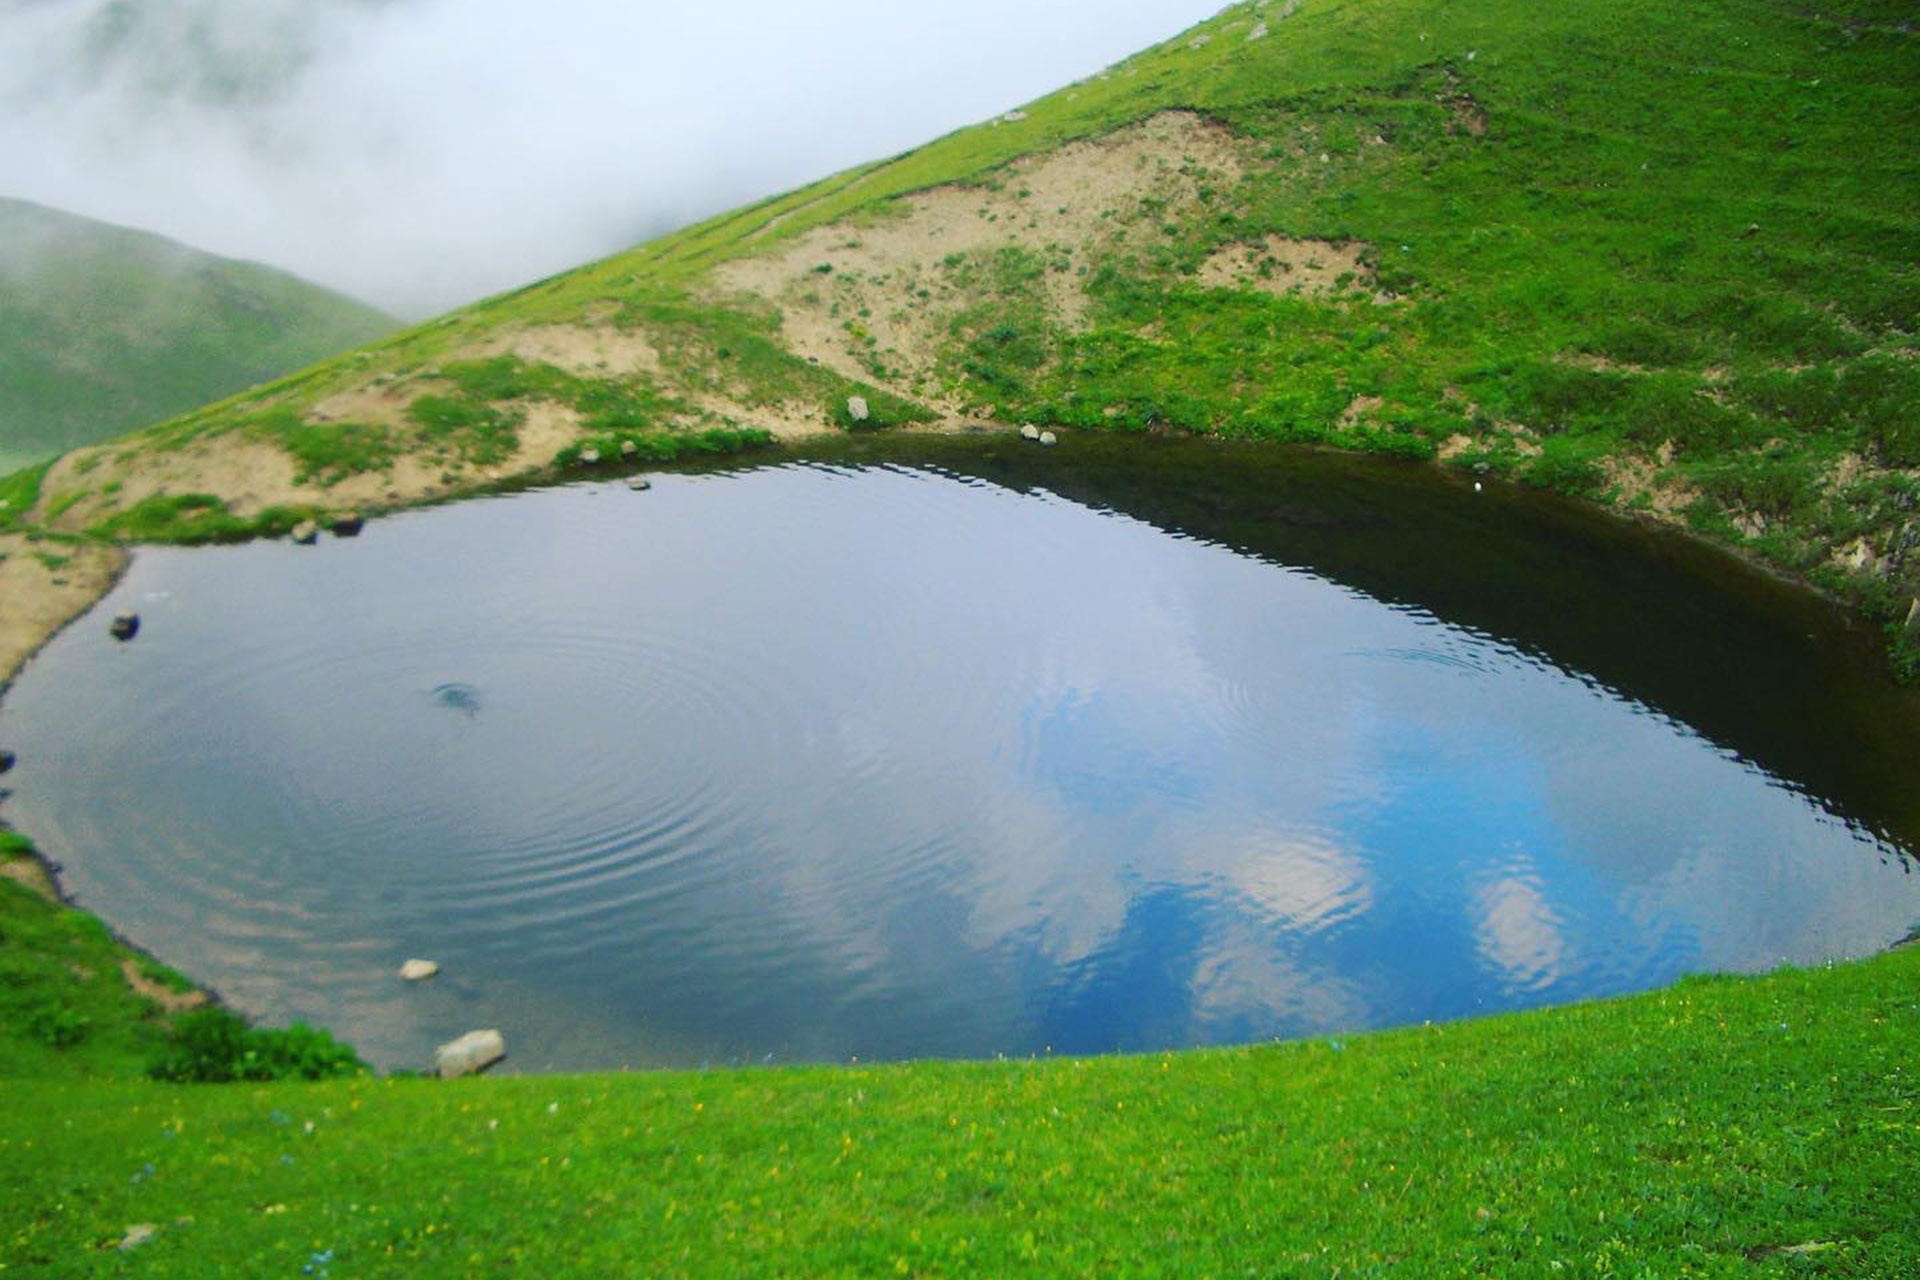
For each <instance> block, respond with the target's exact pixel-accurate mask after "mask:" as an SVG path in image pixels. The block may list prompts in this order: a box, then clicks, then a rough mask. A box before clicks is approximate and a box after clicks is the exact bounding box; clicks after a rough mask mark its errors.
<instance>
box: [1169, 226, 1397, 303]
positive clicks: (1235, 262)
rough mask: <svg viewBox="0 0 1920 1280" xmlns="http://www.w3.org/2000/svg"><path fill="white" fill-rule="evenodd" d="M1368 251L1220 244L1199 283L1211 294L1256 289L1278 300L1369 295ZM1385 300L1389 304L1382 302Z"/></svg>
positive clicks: (1309, 243) (1360, 247) (1310, 244)
mask: <svg viewBox="0 0 1920 1280" xmlns="http://www.w3.org/2000/svg"><path fill="white" fill-rule="evenodd" d="M1368 248H1369V246H1367V245H1365V244H1362V243H1361V242H1359V241H1357V240H1354V241H1349V242H1348V243H1346V244H1335V243H1334V242H1332V241H1330V240H1290V239H1288V238H1287V237H1285V236H1268V237H1266V238H1265V239H1263V240H1256V241H1251V242H1248V241H1240V242H1238V243H1235V244H1229V245H1222V246H1221V247H1220V248H1219V249H1216V250H1215V251H1214V252H1213V254H1212V255H1211V256H1209V257H1208V258H1207V260H1206V261H1205V262H1203V263H1201V264H1200V283H1202V284H1204V285H1207V286H1208V287H1210V288H1215V289H1258V290H1260V291H1261V292H1263V293H1271V294H1275V295H1277V296H1282V297H1284V296H1286V295H1289V294H1292V295H1296V296H1301V297H1308V298H1324V297H1329V296H1331V295H1334V294H1337V293H1343V292H1346V291H1347V290H1351V289H1364V290H1366V291H1367V292H1370V293H1371V292H1373V287H1374V278H1373V269H1372V268H1371V267H1369V266H1368V265H1367V263H1366V261H1365V259H1364V255H1365V254H1366V252H1367V250H1368ZM1382 300H1383V301H1391V299H1387V298H1384V297H1383V298H1382Z"/></svg>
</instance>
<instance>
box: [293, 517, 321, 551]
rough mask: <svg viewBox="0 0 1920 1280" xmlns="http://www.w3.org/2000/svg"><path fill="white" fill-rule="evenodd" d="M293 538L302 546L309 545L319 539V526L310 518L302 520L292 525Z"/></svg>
mask: <svg viewBox="0 0 1920 1280" xmlns="http://www.w3.org/2000/svg"><path fill="white" fill-rule="evenodd" d="M292 537H293V540H294V541H295V542H297V543H299V544H300V545H301V546H303V547H310V546H312V545H313V544H314V543H316V542H318V541H320V526H319V525H317V524H315V523H314V522H313V521H311V520H302V521H301V522H300V523H299V524H297V525H295V526H293V534H292Z"/></svg>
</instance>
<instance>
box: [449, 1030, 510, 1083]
mask: <svg viewBox="0 0 1920 1280" xmlns="http://www.w3.org/2000/svg"><path fill="white" fill-rule="evenodd" d="M506 1056H507V1038H506V1037H505V1036H503V1035H501V1034H500V1033H499V1032H498V1031H469V1032H467V1034H465V1035H463V1036H461V1037H460V1038H459V1039H458V1040H449V1041H448V1042H447V1043H446V1044H443V1045H441V1046H440V1047H439V1048H438V1049H435V1050H434V1051H433V1069H434V1070H435V1071H436V1072H438V1073H439V1075H440V1078H441V1079H442V1080H451V1079H453V1078H454V1077H456V1076H470V1075H473V1074H475V1073H476V1072H481V1071H485V1070H486V1069H487V1068H488V1067H490V1066H492V1065H493V1064H494V1063H496V1062H498V1061H500V1059H502V1058H504V1057H506Z"/></svg>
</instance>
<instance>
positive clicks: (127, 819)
mask: <svg viewBox="0 0 1920 1280" xmlns="http://www.w3.org/2000/svg"><path fill="white" fill-rule="evenodd" d="M906 447H909V446H900V445H885V444H868V445H861V446H853V449H854V450H855V452H849V453H845V454H843V455H841V456H839V457H838V458H836V459H835V460H833V461H832V462H830V463H814V464H808V465H786V466H780V467H771V468H763V469H759V470H748V471H739V472H733V473H714V474H707V475H671V474H669V475H662V476H658V477H656V480H655V485H654V488H653V489H652V491H650V492H647V493H641V494H636V493H631V492H628V491H627V490H626V488H625V487H624V486H622V485H620V484H617V483H614V484H588V485H580V486H575V487H569V488H564V489H554V490H546V491H536V492H529V493H524V494H519V495H515V496H511V497H503V498H496V499H490V500H485V501H480V502H473V503H468V504H463V505H459V506H453V507H448V508H443V509H439V510H433V511H423V512H415V513H411V514H407V515H403V516H399V517H394V518H391V519H386V520H382V521H379V522H376V523H375V524H373V525H371V526H369V528H368V529H367V531H366V533H365V534H364V535H363V536H362V537H361V538H359V539H357V540H353V541H332V540H329V541H326V542H323V543H322V544H321V545H320V546H318V547H311V548H307V547H293V546H289V545H286V544H257V545H250V546H244V547H236V548H225V549H219V550H203V551H173V550H153V551H145V552H142V553H141V554H140V556H139V558H138V560H137V562H136V563H135V565H134V568H133V570H132V572H131V573H130V575H129V577H128V579H127V580H126V582H125V583H123V584H122V585H121V587H120V588H119V589H118V590H117V591H116V592H115V594H114V595H113V596H112V597H111V598H110V599H109V600H108V601H106V602H105V603H104V604H103V605H102V606H101V608H100V610H99V611H98V612H96V613H95V614H94V615H92V616H90V617H89V618H87V619H86V620H84V621H83V622H82V623H81V624H80V625H78V626H76V627H75V628H73V629H72V630H70V631H69V632H68V633H66V634H65V635H63V636H62V637H61V638H60V639H59V640H58V641H56V642H55V643H54V644H53V645H52V646H50V647H49V648H48V650H47V651H46V652H45V653H44V654H43V655H42V656H41V657H40V658H39V659H37V660H36V661H35V662H34V663H33V664H32V666H31V667H30V668H29V669H28V671H27V672H26V673H25V674H24V675H23V676H22V678H21V679H20V681H19V682H18V684H17V685H16V687H15V688H14V689H13V691H12V692H10V693H9V695H8V697H7V699H6V702H5V704H4V707H0V741H3V742H4V744H5V745H7V746H9V747H11V748H13V749H15V750H17V751H18V752H19V753H20V757H21V763H20V765H19V767H18V768H17V769H16V770H15V772H14V773H13V774H12V775H10V776H9V777H8V779H7V782H8V784H9V785H10V786H11V787H12V788H13V791H12V794H11V795H10V796H9V797H8V798H7V799H6V801H5V804H4V809H0V813H4V816H5V817H6V818H7V819H8V820H9V821H10V822H12V823H14V824H15V825H17V826H19V827H21V828H22V829H24V830H25V831H27V832H28V833H29V834H31V835H33V836H34V837H36V838H37V839H38V841H39V842H40V843H41V845H42V847H43V848H44V849H45V850H46V851H47V852H48V854H49V855H50V856H52V857H54V858H56V859H57V860H59V861H60V862H62V863H63V864H64V872H63V879H64V883H65V885H66V887H67V888H68V889H69V891H70V892H72V893H74V894H75V895H76V896H77V898H78V899H79V900H80V902H81V903H82V904H83V905H85V906H87V907H89V908H91V909H93V910H95V911H98V912H99V913H101V914H102V915H103V916H105V917H106V918H107V919H108V920H109V921H110V922H112V923H113V924H114V925H115V926H116V927H118V928H120V929H121V930H122V931H123V932H125V933H126V934H127V935H128V936H129V937H131V938H132V939H134V940H135V941H137V942H139V943H141V944H143V945H145V946H147V947H148V948H150V949H152V950H153V951H155V952H156V953H158V954H159V955H161V956H162V957H163V958H165V959H167V960H169V961H171V962H173V963H175V964H177V965H178V966H180V967H182V968H184V969H186V970H188V971H189V972H191V973H193V974H195V975H196V976H198V977H201V978H203V979H205V980H207V981H209V982H210V983H212V984H213V985H214V986H215V987H217V988H218V989H219V990H220V991H222V992H223V993H224V994H225V995H226V996H227V997H228V998H229V999H230V1000H231V1001H232V1002H233V1003H235V1004H236V1005H238V1006H239V1007H241V1008H242V1009H244V1010H246V1011H247V1012H249V1013H251V1014H254V1015H257V1016H259V1017H261V1018H264V1019H267V1020H270V1021H276V1022H279V1021H286V1020H290V1019H294V1018H304V1019H308V1020H311V1021H317V1022H320V1023H323V1024H325V1025H328V1026H330V1027H333V1028H334V1029H335V1030H337V1031H338V1032H339V1033H341V1034H342V1035H343V1036H344V1037H346V1038H347V1039H349V1040H351V1041H353V1042H354V1043H356V1044H357V1045H359V1046H361V1047H362V1049H363V1051H365V1052H367V1053H368V1054H369V1055H370V1056H372V1057H373V1058H375V1059H377V1060H378V1061H380V1062H381V1063H383V1064H385V1065H394V1066H402V1065H421V1064H423V1063H424V1062H425V1061H426V1060H427V1059H428V1058H429V1056H430V1054H431V1050H432V1047H433V1045H434V1044H436V1043H438V1042H440V1041H442V1040H445V1039H448V1038H450V1037H451V1036H453V1035H455V1034H458V1033H459V1032H461V1031H464V1030H467V1029H469V1028H471V1027H478V1026H497V1027H500V1028H501V1029H503V1030H504V1031H505V1032H506V1034H507V1038H508V1042H509V1045H510V1047H511V1049H512V1052H513V1057H512V1060H511V1064H510V1065H511V1066H512V1067H513V1068H516V1069H520V1070H541V1069H555V1068H586V1067H608V1066H622V1065H632V1066H656V1065H669V1064H700V1063H715V1064H719V1063H737V1062H749V1063H751V1062H761V1061H766V1060H768V1059H772V1060H775V1061H790V1060H828V1061H832V1060H845V1059H848V1058H851V1057H855V1056H858V1057H860V1058H862V1059H883V1058H900V1057H921V1056H991V1055H994V1054H1008V1055H1024V1054H1035V1053H1045V1052H1053V1053H1069V1052H1070V1053H1081V1052H1101V1051H1109V1050H1119V1049H1146V1048H1158V1047H1163V1046H1176V1045H1195V1044H1212V1043H1227V1042H1242V1041H1250V1040H1256V1039H1262V1038H1267V1037H1274V1036H1293V1035H1301V1034H1313V1033H1332V1032H1341V1031H1348V1030H1355V1029H1359V1028H1364V1027H1373V1026H1382V1025H1392V1024H1398V1023H1407V1022H1418V1021H1421V1020H1424V1019H1443V1018H1454V1017H1460V1016H1464V1015H1470V1014H1475V1013H1481V1012H1487V1011H1492V1010H1498V1009H1509V1008H1518V1007H1525V1006H1532V1005H1539V1004H1547V1003H1555V1002H1562V1001H1567V1000H1573V999H1578V998H1581V997H1585V996H1590V995H1598V994H1606V993H1614V992H1622V991H1630V990H1635V989H1639V988H1644V987H1648V986H1652V985H1656V984H1660V983H1663V982H1666V981H1669V980H1671V979H1672V978H1674V977H1676V976H1678V975H1680V974H1683V973H1687V972H1693V971H1699V970H1710V969H1711V970H1718V969H1736V970H1753V969H1760V968H1766V967H1770V966H1772V965H1774V964H1777V963H1780V962H1782V961H1796V962H1810V961H1815V960H1819V959H1823V958H1834V957H1844V956H1855V955H1861V954H1864V953H1866V952H1869V951H1872V950H1875V949H1877V948H1879V947H1881V946H1884V945H1886V944H1887V943H1888V942H1890V941H1892V940H1893V939H1894V938H1897V937H1898V936H1900V935H1901V934H1903V933H1904V932H1905V931H1906V930H1907V929H1908V928H1909V927H1911V926H1912V925H1913V924H1915V923H1916V922H1917V921H1920V877H1916V876H1915V875H1914V874H1913V871H1914V867H1913V863H1912V861H1911V859H1910V857H1909V855H1908V854H1907V853H1906V852H1905V850H1906V849H1909V848H1912V847H1914V844H1915V833H1916V830H1917V829H1920V823H1917V821H1916V812H1915V808H1914V806H1915V804H1916V798H1915V796H1914V795H1913V794H1912V792H1913V788H1912V787H1911V786H1910V776H1911V767H1910V766H1911V761H1912V760H1913V759H1914V758H1915V755H1914V748H1915V747H1916V746H1920V707H1916V705H1915V702H1914V699H1913V698H1912V697H1911V696H1910V695H1907V694H1903V693H1901V692H1899V691H1897V690H1895V689H1893V688H1892V687H1891V686H1890V685H1888V684H1886V683H1885V682H1884V681H1883V680H1882V679H1881V678H1880V677H1879V675H1878V674H1877V671H1876V669H1875V668H1874V666H1873V659H1872V652H1871V640H1870V637H1867V636H1865V635H1863V634H1860V633H1858V632H1856V631H1854V630H1852V629H1849V627H1848V626H1847V624H1846V622H1845V620H1844V619H1843V618H1841V617H1839V616H1838V615H1837V614H1835V613H1834V612H1833V611H1831V610H1830V609H1828V608H1827V607H1826V606H1825V605H1823V604H1821V603H1820V602H1818V601H1814V600H1811V599H1809V598H1807V597H1804V596H1802V595H1799V594H1797V593H1794V592H1791V591H1788V590H1786V589H1785V588H1783V587H1781V586H1780V585H1779V584H1775V583H1772V582H1769V581H1767V580H1764V579H1761V578H1758V577H1756V576H1753V575H1751V574H1748V573H1746V572H1744V571H1741V570H1738V569H1736V568H1735V567H1733V566H1731V565H1730V564H1729V563H1728V562H1726V561H1725V560H1724V559H1723V558H1722V557H1720V556H1718V555H1716V554H1714V553H1712V552H1709V551H1704V550H1702V549H1700V548H1697V547H1694V546H1692V545H1691V544H1687V543H1684V542H1682V541H1680V540H1677V539H1673V538H1669V537H1662V536H1649V535H1645V534H1642V533H1639V532H1636V531H1632V530H1628V529H1625V528H1623V527H1621V526H1619V525H1617V524H1613V523H1608V522H1602V521H1597V520H1594V519H1591V518H1589V517H1588V516H1585V515H1583V514H1580V513H1577V512H1567V511H1563V510H1560V509H1559V508H1558V507H1556V506H1553V505H1551V504H1543V503H1540V502H1538V501H1536V500H1534V499H1532V498H1529V497H1527V496H1525V495H1518V494H1511V493H1505V492H1489V493H1486V494H1482V495H1475V494H1473V493H1471V492H1470V491H1469V490H1468V489H1467V488H1466V487H1465V486H1463V485H1460V484H1459V483H1457V482H1449V481H1446V480H1443V479H1441V478H1438V477H1435V476H1434V475H1433V474H1432V473H1431V472H1429V471H1427V470H1425V469H1414V468H1401V467H1395V466H1382V465H1380V464H1377V463H1369V462H1365V461H1361V460H1355V459H1349V458H1339V457H1322V456H1317V455H1296V454H1286V453H1281V452H1279V451H1274V450H1260V451H1250V452H1249V451H1240V450H1236V449H1232V448H1228V447H1223V446H1217V445H1208V444H1199V443H1142V442H1131V441H1080V440H1075V441H1070V442H1069V443H1068V445H1067V446H1063V447H1062V448H1061V449H1058V450H1054V451H1051V452H1049V453H1042V452H1041V451H1040V450H1038V449H1031V448H1024V447H1021V446H1018V445H1014V444H1009V443H1005V442H1001V443H997V444H993V445H982V444H979V443H974V442H924V443H920V444H916V445H912V446H910V448H911V450H912V453H911V455H910V456H911V457H912V458H913V459H914V465H909V464H908V463H906V462H904V461H900V460H898V458H894V459H892V460H890V459H889V456H888V453H887V451H888V450H889V449H900V448H906ZM862 450H864V451H865V452H860V451H862ZM906 456H909V455H899V457H906ZM1036 486H1042V487H1036ZM129 607H131V608H137V609H139V610H140V611H141V613H142V615H143V617H144V620H145V623H144V626H143V628H142V630H141V633H140V636H139V638H138V639H137V640H136V641H134V642H133V643H132V644H130V645H124V646H122V645H116V644H115V643H114V642H112V641H111V640H110V639H108V637H107V636H106V634H105V632H106V627H105V617H106V616H107V615H108V614H110V613H111V611H113V610H115V609H120V608H129ZM408 956H426V957H431V958H433V959H436V960H438V961H440V962H441V963H442V964H443V965H444V966H445V972H444V975H443V976H442V977H441V978H439V979H436V980H434V981H433V982H431V983H428V984H425V985H421V986H408V985H405V984H402V983H401V982H399V981H398V979H397V978H395V977H394V976H393V971H394V970H395V969H396V968H397V967H398V965H399V963H400V961H401V960H403V959H405V958H407V957H408Z"/></svg>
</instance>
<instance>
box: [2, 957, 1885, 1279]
mask: <svg viewBox="0 0 1920 1280" xmlns="http://www.w3.org/2000/svg"><path fill="white" fill-rule="evenodd" d="M1917 1050H1920V949H1915V948H1907V949H1905V950H1904V951H1898V952H1894V953H1890V954H1887V955H1884V956H1881V957H1878V958H1875V959H1873V960H1869V961H1866V962H1863V963H1859V964H1852V965H1845V966H1840V967H1837V968H1832V969H1826V970H1805V971H1783V972H1780V973H1776V974H1773V975H1769V976H1766V977H1763V978H1754V979H1735V978H1718V979H1694V980H1690V981H1686V982H1683V983H1681V984H1679V985H1678V986H1676V987H1674V988H1672V989H1670V990H1666V991H1660V992H1654V993H1650V994H1646V995H1641V996H1634V997H1630V998H1626V999H1622V1000H1615V1001H1607V1002H1598V1003H1592V1004H1586V1005H1579V1006H1574V1007H1570V1008H1563V1009H1556V1010H1549V1011H1544V1012H1539V1013H1531V1014H1524V1015H1518V1016H1510V1017H1501V1018H1494V1019H1489V1020H1486V1021H1481V1022H1471V1023H1460V1024H1452V1025H1448V1026H1442V1027H1426V1028H1412V1029H1408V1030H1403V1031H1396V1032H1388V1033H1383V1034H1374V1035H1364V1036H1354V1037H1351V1038H1341V1039H1333V1040H1328V1039H1320V1040H1313V1041H1305V1042H1300V1043H1294V1044H1286V1045H1275V1046H1265V1047H1258V1048H1251V1049H1241V1050H1228V1051H1210V1052H1197V1053H1184V1054H1173V1055H1168V1056H1158V1057H1128V1058H1106V1059H1092V1060H1054V1061H1041V1062H1024V1061H1022V1062H1002V1063H971V1064H958V1063H938V1062H929V1063H920V1064H912V1065H906V1066H892V1067H878V1068H865V1067H849V1068H799V1069H780V1070H752V1071H739V1072H720V1073H710V1074H651V1075H623V1076H611V1075H600V1076H573V1077H546V1078H541V1077H528V1078H519V1079H514V1078H497V1079H479V1080H469V1081H462V1082H455V1083H439V1082H434V1081H428V1080H415V1079H384V1080H379V1079H371V1078H361V1079H357V1080H348V1081H335V1082H330V1083H326V1084H316V1085H302V1084H279V1085H271V1086H246V1085H238V1086H204V1087H168V1086H162V1085H155V1084H143V1083H89V1084H81V1083H77V1082H73V1081H70V1080H62V1079H48V1080H31V1079H15V1080H10V1081H8V1082H7V1084H6V1097H7V1100H8V1105H7V1106H6V1107H5V1108H3V1109H0V1203H4V1204H6V1205H7V1206H8V1210H9V1212H8V1214H7V1218H8V1221H7V1223H6V1226H5V1229H4V1234H3V1235H0V1260H4V1261H5V1263H6V1264H7V1265H8V1266H9V1267H11V1268H17V1269H19V1270H22V1271H26V1272H30V1273H32V1274H36V1275H78V1274H96V1273H105V1274H121V1273H125V1274H136V1273H137V1274H140V1275H148V1276H166V1275H206V1274H218V1273H222V1272H226V1273H231V1274H246V1275H274V1274H286V1275H293V1274H297V1273H300V1272H302V1271H303V1270H306V1269H308V1268H311V1269H312V1270H311V1271H308V1274H322V1273H324V1274H330V1275H335V1276H372V1275H422V1274H468V1275H477V1274H495V1273H521V1274H529V1275H543V1276H544V1275H554V1274H582V1275H613V1274H625V1275H679V1274H706V1275H741V1274H766V1273H784V1274H809V1275H810V1274H876V1273H894V1274H909V1275H939V1274H963V1273H964V1274H979V1275H1004V1274H1010V1273H1020V1274H1034V1275H1067V1274H1086V1273H1094V1272H1099V1273H1103V1274H1106V1273H1111V1274H1178V1275H1228V1274H1232V1275H1247V1274H1258V1275H1289V1274H1300V1275H1334V1274H1339V1275H1346V1276H1354V1275H1361V1276H1365V1275H1386V1274H1392V1275H1474V1274H1480V1275H1500V1276H1521V1275H1553V1276H1601V1275H1652V1276H1681V1275H1707V1276H1714V1275H1725V1276H1812V1275H1825V1276H1854V1277H1857V1276H1869V1277H1871V1276H1879V1277H1889V1278H1891V1277H1908V1276H1912V1275H1913V1274H1915V1273H1916V1268H1920V1215H1916V1214H1915V1212H1914V1209H1915V1204H1916V1200H1915V1195H1916V1193H1915V1190H1914V1188H1915V1186H1916V1185H1917V1180H1920V1052H1917ZM136 1224H149V1225H151V1226H152V1227H153V1228H154V1229H155V1230H154V1233H153V1235H152V1237H151V1239H149V1240H148V1241H147V1242H146V1243H144V1244H141V1245H138V1246H137V1247H135V1248H133V1249H130V1250H127V1251H124V1252H123V1251H120V1250H118V1248H117V1246H118V1245H119V1243H120V1242H121V1241H122V1240H123V1239H124V1238H125V1237H126V1233H127V1230H128V1228H129V1227H130V1226H133V1225H136Z"/></svg>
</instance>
